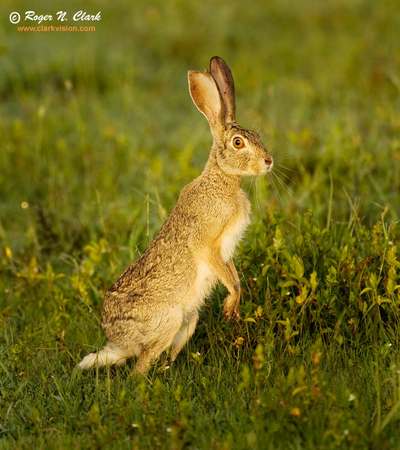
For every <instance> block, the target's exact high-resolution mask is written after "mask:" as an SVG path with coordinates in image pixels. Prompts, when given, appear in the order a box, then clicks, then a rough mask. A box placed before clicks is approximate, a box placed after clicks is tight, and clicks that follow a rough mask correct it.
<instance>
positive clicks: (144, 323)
mask: <svg viewBox="0 0 400 450" xmlns="http://www.w3.org/2000/svg"><path fill="white" fill-rule="evenodd" d="M188 82H189V91H190V95H191V97H192V100H193V102H194V104H195V105H196V107H197V108H198V110H199V111H200V112H201V113H202V114H204V116H205V117H206V118H207V120H208V123H209V125H210V129H211V133H212V137H213V144H212V147H211V151H210V155H209V158H208V161H207V164H206V166H205V168H204V170H203V172H202V173H201V175H200V176H198V177H197V178H196V179H194V180H193V181H192V182H191V183H189V184H188V185H187V186H185V187H184V188H183V190H182V192H181V193H180V196H179V199H178V201H177V203H176V205H175V207H174V209H173V210H172V212H171V214H170V215H169V217H168V219H167V220H166V222H165V223H164V225H163V226H162V228H161V230H160V232H159V233H158V235H157V236H156V238H155V239H154V240H153V241H152V243H151V244H150V246H149V248H148V249H147V250H146V252H145V253H144V254H143V255H142V256H141V257H140V258H139V259H138V260H137V261H136V262H135V263H133V264H131V265H130V266H129V267H128V268H127V269H126V270H125V272H124V273H123V274H122V275H121V276H120V278H119V279H118V280H117V282H116V283H115V284H114V285H113V286H112V287H111V289H110V290H109V291H108V292H107V293H106V295H105V300H104V306H103V314H102V326H103V328H104V331H105V334H106V336H107V339H108V343H107V344H106V346H105V347H104V348H103V349H102V350H100V351H99V352H97V353H91V354H89V355H87V356H86V357H85V358H83V360H82V361H81V362H80V364H79V367H80V368H81V369H88V368H90V367H93V366H103V365H111V364H117V365H120V364H123V363H125V361H126V359H127V358H130V357H132V356H136V357H137V362H136V366H135V370H136V372H138V373H142V374H144V373H146V372H147V371H148V369H149V368H150V367H151V364H152V363H153V362H154V361H155V360H156V359H157V358H158V357H159V356H160V354H161V353H162V352H163V351H165V350H167V349H170V355H171V359H172V361H173V360H174V359H175V358H176V357H177V355H178V353H179V352H180V351H181V349H182V348H183V346H184V345H185V344H186V342H187V341H188V340H189V339H190V337H191V336H192V334H193V332H194V330H195V328H196V324H197V320H198V317H199V309H200V308H201V306H202V305H203V303H204V301H205V298H206V297H207V295H208V294H209V292H210V290H211V288H212V287H213V286H214V285H215V284H216V282H217V281H220V282H221V283H223V284H224V285H225V287H226V288H227V290H228V295H227V297H226V299H225V301H224V314H225V317H226V318H228V319H229V318H237V317H239V300H240V282H239V276H238V274H237V271H236V268H235V266H234V264H233V261H232V257H233V253H234V250H235V246H236V244H237V243H238V241H239V239H240V238H241V236H242V234H243V232H244V230H245V228H246V227H247V225H248V224H249V215H250V202H249V200H248V199H247V197H246V194H245V193H244V192H243V191H242V190H241V188H240V180H241V177H242V176H245V175H263V174H265V173H267V172H269V171H270V170H271V169H272V165H273V161H272V157H271V155H270V154H269V153H267V151H266V149H265V147H264V145H263V144H262V142H261V140H260V137H259V136H258V134H257V133H255V132H254V131H250V130H246V129H244V128H242V127H240V126H239V125H238V124H237V123H236V120H235V89H234V83H233V78H232V74H231V71H230V69H229V67H228V66H227V64H226V63H225V62H224V60H223V59H222V58H220V57H218V56H215V57H213V58H211V60H210V68H209V70H208V71H205V72H199V71H189V72H188Z"/></svg>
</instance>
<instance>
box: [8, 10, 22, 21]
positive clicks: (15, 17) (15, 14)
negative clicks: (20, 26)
mask: <svg viewBox="0 0 400 450" xmlns="http://www.w3.org/2000/svg"><path fill="white" fill-rule="evenodd" d="M9 19H10V22H11V23H18V22H19V21H20V20H21V14H20V13H19V12H17V11H14V12H12V13H10V15H9Z"/></svg>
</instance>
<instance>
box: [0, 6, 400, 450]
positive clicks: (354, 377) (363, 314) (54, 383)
mask: <svg viewBox="0 0 400 450" xmlns="http://www.w3.org/2000/svg"><path fill="white" fill-rule="evenodd" d="M38 3H39V4H40V6H36V5H37V4H38ZM264 3H265V4H264ZM90 5H91V6H90V7H89V6H88V7H87V9H88V10H89V12H90V11H93V12H94V13H95V12H97V11H98V10H101V11H102V13H103V20H102V22H101V23H100V24H98V25H97V31H96V32H95V33H85V34H78V33H76V34H74V33H71V34H69V33H52V34H46V33H36V34H33V33H31V34H27V33H17V32H16V30H15V26H13V25H10V24H9V23H8V14H9V13H10V11H13V10H17V11H24V10H26V9H33V8H35V9H36V10H37V12H39V13H46V12H51V11H52V12H53V13H54V12H55V11H57V10H58V9H60V8H61V9H68V11H74V10H75V9H81V8H82V7H83V5H82V2H77V1H72V2H68V5H67V4H64V5H62V6H61V7H59V6H58V7H55V6H53V5H52V2H50V1H48V2H41V3H40V2H35V7H33V5H32V4H31V3H28V2H27V1H26V2H11V1H5V2H2V5H1V7H0V8H1V9H0V12H1V18H2V21H1V26H0V43H1V44H0V97H1V102H0V136H1V141H0V142H1V151H0V274H1V276H0V352H1V354H0V448H1V449H2V448H4V449H7V448H20V449H32V448H35V449H37V448H45V449H48V448H51V449H53V448H54V449H64V448H127V449H128V448H144V449H146V448H148V449H156V448H172V449H179V448H200V449H230V448H232V449H247V448H266V449H300V448H307V449H314V448H327V449H328V448H329V449H330V448H337V449H344V448H355V449H365V448H374V449H379V450H381V449H395V448H400V351H399V349H400V345H399V344H400V329H399V316H400V309H399V307H400V256H399V251H400V249H399V237H400V225H399V215H400V138H399V136H400V76H399V73H400V57H399V52H398V42H399V40H400V14H399V7H398V2H396V1H390V0H384V1H381V2H372V1H361V0H353V1H344V0H343V1H326V2H313V1H311V0H310V1H308V0H300V1H297V2H289V1H285V0H282V1H278V0H275V1H272V2H268V3H267V2H261V1H255V2H253V3H252V5H253V6H251V7H250V6H245V5H244V4H243V3H242V2H222V1H216V2H212V3H211V2H209V3H207V2H195V1H179V0H175V1H172V0H171V1H161V0H160V1H155V2H153V3H152V4H151V5H150V2H147V1H144V0H143V1H135V3H134V4H133V3H131V2H128V1H126V2H119V1H114V2H112V7H111V6H109V2H106V1H99V2H96V4H94V3H93V2H91V3H90ZM214 54H219V55H221V56H223V57H224V58H225V59H226V60H227V61H228V62H229V63H230V64H231V66H232V68H233V72H234V75H235V79H236V85H237V95H238V118H239V122H240V123H241V124H242V125H244V126H248V127H249V128H256V129H258V130H259V131H260V132H261V134H262V136H263V138H264V140H265V142H266V143H267V144H268V147H269V148H270V149H271V150H272V153H273V154H274V157H275V158H276V162H277V164H276V165H277V170H276V176H279V177H280V180H281V181H280V182H279V181H278V180H276V179H275V178H274V177H273V176H270V177H267V178H266V179H263V180H257V181H256V182H255V183H252V182H250V181H245V183H244V186H245V189H246V190H247V191H248V193H249V195H250V198H251V199H252V203H253V221H252V225H251V227H250V229H249V230H248V233H247V235H246V238H245V240H244V241H243V242H242V244H241V246H240V249H239V251H238V254H237V258H236V263H237V267H238V269H239V271H240V275H241V280H242V285H243V301H242V319H241V320H240V321H239V322H238V323H226V322H224V320H223V317H222V311H221V309H222V308H221V305H222V301H223V298H224V296H225V294H226V293H225V291H224V289H223V288H221V287H220V288H218V289H217V290H216V291H215V292H214V293H213V295H212V296H211V298H210V299H209V300H208V302H207V304H206V306H205V307H204V310H203V312H202V315H201V320H200V322H199V325H198V328H197V330H196V333H195V335H194V337H193V339H192V340H191V342H190V343H189V345H188V347H187V348H186V349H185V350H184V351H183V352H182V354H181V355H180V356H179V358H178V360H177V361H176V362H175V364H174V365H173V366H172V367H170V368H169V369H167V366H166V364H167V362H166V361H165V360H162V361H160V362H159V363H158V364H157V365H156V366H155V367H154V368H153V369H152V371H151V373H150V374H149V376H148V377H147V378H146V379H140V378H136V377H134V376H132V375H131V370H132V367H133V362H131V363H129V364H128V365H127V366H126V367H122V368H118V369H114V368H113V369H110V370H99V371H98V372H95V371H93V372H86V373H78V372H76V371H74V366H75V365H76V363H77V362H78V361H79V360H80V358H81V357H82V356H83V355H85V354H86V353H87V352H88V351H90V350H93V349H96V348H99V347H101V346H102V345H103V343H104V341H105V339H104V336H103V334H102V331H101V328H100V323H99V322H100V320H99V317H100V310H101V302H102V296H103V292H104V290H105V289H106V288H107V287H108V286H110V285H111V283H112V282H113V281H114V280H115V279H116V277H117V276H118V275H119V274H120V273H121V271H122V270H123V269H124V268H125V266H126V265H127V264H128V263H129V262H130V261H132V260H134V259H135V258H137V257H138V255H139V254H140V253H141V252H142V251H143V250H144V249H145V248H146V246H147V244H148V242H149V240H150V239H151V237H152V236H153V235H154V233H155V232H156V231H157V230H158V229H159V227H160V226H161V224H162V222H163V220H164V219H165V217H166V215H167V213H168V211H169V210H170V209H171V208H172V206H173V205H174V202H175V201H176V198H177V195H178V193H179V191H180V189H181V188H182V187H183V186H184V185H185V184H186V183H188V182H189V181H190V180H191V179H192V178H193V177H195V176H196V175H197V174H198V173H199V172H200V171H201V169H202V166H203V165H204V163H205V161H206V159H207V153H208V149H209V146H210V135H209V131H208V129H207V124H206V122H205V120H204V119H203V118H202V117H201V116H200V114H198V113H197V112H196V110H195V108H194V106H193V105H192V104H191V101H190V98H189V94H188V92H187V86H186V71H187V70H188V69H189V68H192V69H198V68H201V67H206V65H207V62H208V59H209V57H210V56H212V55H214Z"/></svg>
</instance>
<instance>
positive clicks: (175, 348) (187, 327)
mask: <svg viewBox="0 0 400 450" xmlns="http://www.w3.org/2000/svg"><path fill="white" fill-rule="evenodd" d="M198 320H199V313H198V312H197V310H194V311H193V312H192V313H191V314H190V315H189V316H188V317H187V318H186V320H185V321H184V323H183V324H182V326H181V328H180V330H179V331H178V333H177V334H176V335H175V337H174V340H173V342H172V348H171V361H175V359H176V357H177V356H178V354H179V352H180V351H181V350H182V348H183V347H184V346H185V344H186V343H187V341H188V340H189V339H190V338H191V337H192V335H193V333H194V330H195V329H196V325H197V321H198Z"/></svg>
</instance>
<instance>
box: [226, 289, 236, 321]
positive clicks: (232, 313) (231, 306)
mask: <svg viewBox="0 0 400 450" xmlns="http://www.w3.org/2000/svg"><path fill="white" fill-rule="evenodd" d="M239 302H240V295H237V294H235V295H232V294H230V295H228V296H227V297H226V299H225V302H224V317H225V319H226V320H232V319H235V320H238V319H240V310H239Z"/></svg>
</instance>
